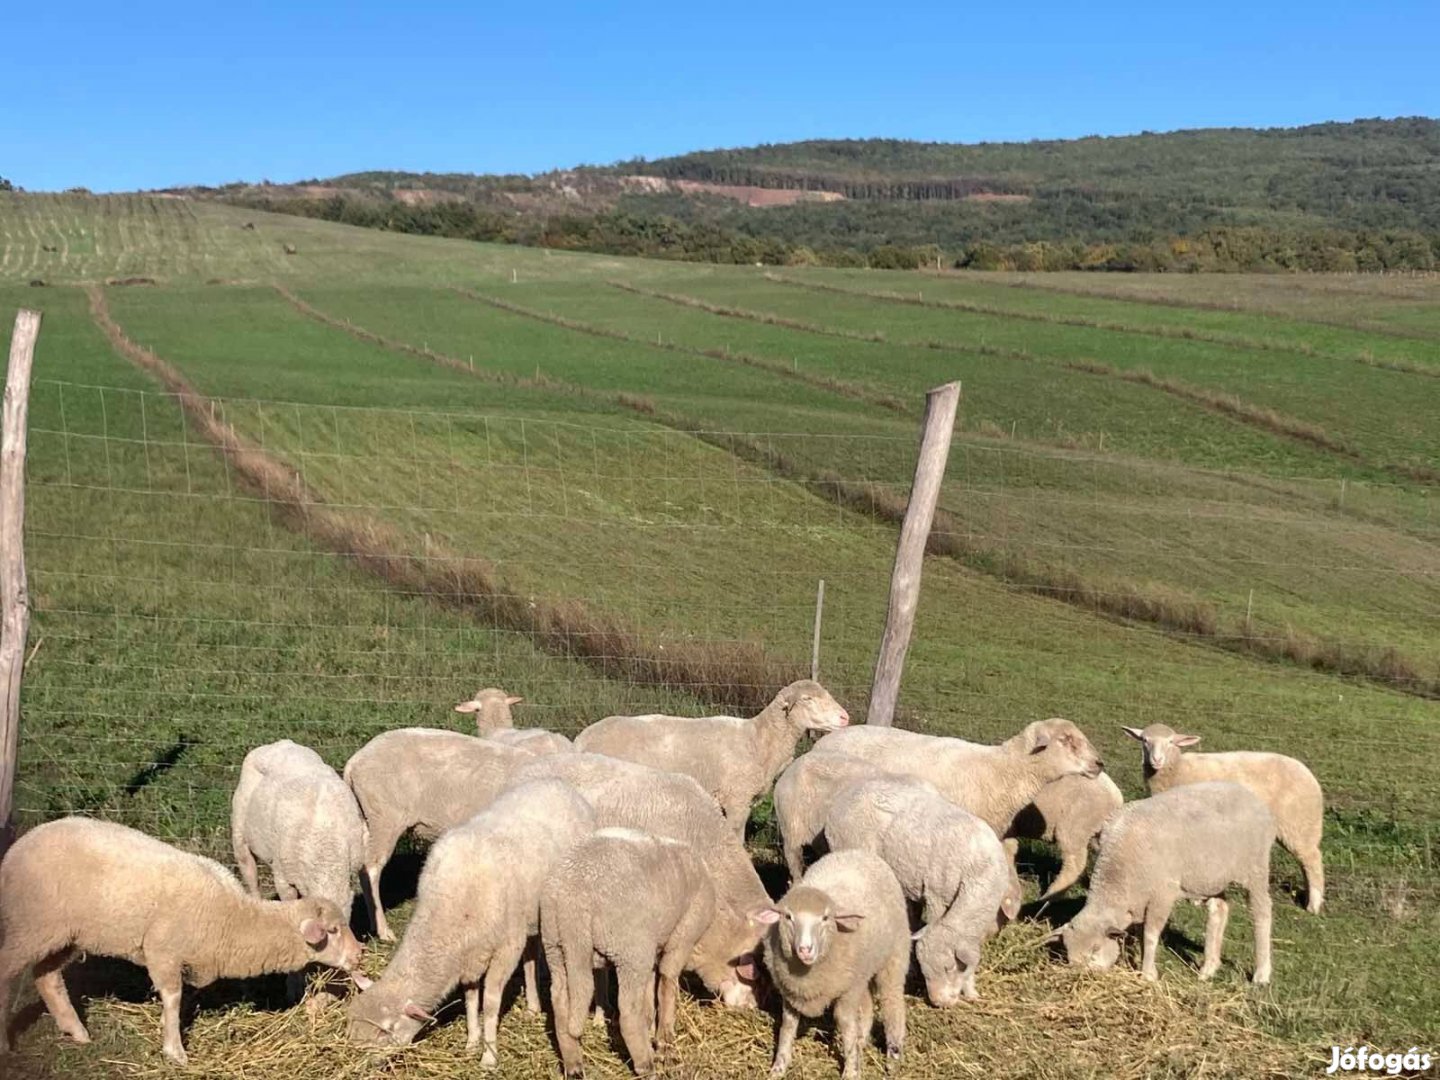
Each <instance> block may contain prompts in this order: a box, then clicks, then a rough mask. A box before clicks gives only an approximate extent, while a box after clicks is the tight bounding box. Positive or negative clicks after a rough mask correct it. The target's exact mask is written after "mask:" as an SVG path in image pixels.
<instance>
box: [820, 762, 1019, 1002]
mask: <svg viewBox="0 0 1440 1080" xmlns="http://www.w3.org/2000/svg"><path fill="white" fill-rule="evenodd" d="M825 839H826V842H827V843H828V844H829V845H830V850H831V851H850V850H859V851H868V852H870V853H871V854H874V855H878V856H879V857H880V858H881V859H882V860H883V861H884V862H885V865H886V866H888V867H890V869H891V871H893V872H894V874H895V878H896V880H897V881H899V882H900V887H901V889H903V890H904V892H905V897H906V899H907V900H912V901H918V902H919V903H920V904H921V905H922V920H923V922H924V924H925V925H924V927H923V928H922V929H921V930H920V931H919V933H917V934H916V935H915V942H916V945H915V958H916V959H917V960H918V961H919V962H920V971H921V973H922V974H923V975H924V976H925V990H926V993H927V994H928V995H929V998H930V1003H931V1004H932V1005H934V1006H935V1007H937V1008H944V1007H946V1006H949V1005H954V1004H955V1003H956V1002H957V1001H959V1000H960V998H961V997H962V996H963V997H966V998H970V999H972V1000H973V999H975V998H978V997H979V996H980V995H979V994H978V993H977V992H976V990H975V970H976V968H978V967H979V965H980V946H981V944H982V943H983V942H984V941H985V939H986V938H988V937H990V936H991V935H993V934H994V933H995V932H996V931H997V930H998V929H999V927H1000V923H1001V918H1002V917H1003V919H1005V920H1009V919H1013V918H1015V916H1016V915H1018V914H1019V912H1020V897H1019V895H1018V893H1019V890H1018V888H1017V887H1015V886H1018V880H1017V879H1015V877H1014V873H1015V869H1014V865H1013V864H1012V863H1011V861H1010V857H1009V855H1008V854H1007V853H1006V851H1005V848H1004V847H1003V846H1002V845H1001V843H1000V839H999V837H997V836H996V835H995V832H994V830H993V829H991V828H990V827H989V826H988V825H986V824H985V822H983V821H981V820H980V819H979V818H977V817H976V816H975V815H974V814H972V813H970V812H969V811H968V810H962V809H960V807H958V806H956V805H955V804H954V803H951V802H948V801H947V800H946V799H945V798H944V797H943V796H942V795H940V793H939V792H937V791H936V790H935V789H934V788H933V787H931V786H930V785H929V784H926V783H925V782H924V781H915V780H911V779H907V778H901V777H893V778H884V777H882V778H879V779H874V780H861V781H859V782H858V783H854V784H851V785H850V786H849V787H847V788H845V789H844V790H843V791H842V792H840V794H839V795H838V796H837V797H836V799H835V801H834V802H833V803H832V804H831V806H830V813H829V815H828V816H827V817H826V819H825ZM1012 882H1014V885H1012Z"/></svg>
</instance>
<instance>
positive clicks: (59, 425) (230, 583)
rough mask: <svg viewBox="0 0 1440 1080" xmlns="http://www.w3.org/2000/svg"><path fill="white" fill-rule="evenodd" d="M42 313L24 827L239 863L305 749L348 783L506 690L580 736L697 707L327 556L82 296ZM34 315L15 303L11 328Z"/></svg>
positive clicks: (32, 455) (35, 401)
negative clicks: (286, 519) (403, 742)
mask: <svg viewBox="0 0 1440 1080" xmlns="http://www.w3.org/2000/svg"><path fill="white" fill-rule="evenodd" d="M45 299H46V301H47V303H46V305H45V319H44V323H43V328H42V331H41V337H40V344H39V347H38V349H37V354H36V372H35V378H36V380H37V381H36V383H35V385H34V387H33V390H32V393H31V406H30V424H31V438H30V448H29V456H28V477H29V486H28V489H27V511H28V512H27V521H26V525H27V549H28V563H29V566H28V569H29V573H30V584H31V593H32V604H33V607H34V612H35V614H34V620H33V623H32V627H31V632H30V641H31V644H32V647H36V648H37V650H38V651H37V652H36V653H35V655H34V659H33V660H32V662H31V664H30V666H29V668H28V669H27V672H26V679H25V685H24V713H23V715H24V728H23V734H22V739H21V757H20V769H19V781H18V787H17V792H16V803H17V806H18V808H19V810H20V812H21V818H22V821H23V822H24V823H25V824H34V823H38V822H39V821H42V820H45V819H47V818H50V817H54V816H57V815H59V814H63V813H69V812H85V813H99V814H103V815H104V816H107V817H112V818H114V819H116V820H120V821H124V822H126V823H127V824H131V825H135V826H137V827H140V828H144V829H147V830H149V831H151V832H154V833H156V834H158V835H160V836H162V837H165V838H166V839H170V840H177V841H183V842H185V843H186V846H188V847H191V848H199V849H200V850H204V851H206V852H207V853H210V854H214V855H217V856H221V857H225V858H226V859H227V861H228V851H229V845H228V839H226V836H227V835H228V834H227V832H226V822H227V820H228V813H229V797H230V791H231V790H232V789H233V785H234V781H235V777H236V774H237V773H238V770H239V765H240V760H241V758H242V757H243V756H244V753H245V751H246V750H248V749H249V748H250V747H252V746H255V745H258V744H260V743H263V742H267V741H270V740H273V739H276V738H280V737H289V738H295V739H298V740H299V741H301V742H304V743H307V744H309V745H312V746H314V747H315V748H316V749H317V750H319V751H320V752H321V753H322V754H323V755H324V756H325V757H326V759H327V760H329V761H330V762H331V763H332V764H334V765H336V766H339V765H341V764H343V762H344V761H345V759H346V758H347V757H348V756H349V755H350V754H351V753H353V752H354V750H355V749H356V748H357V747H358V746H360V745H361V744H362V743H363V742H364V741H365V740H366V739H368V738H370V737H371V736H372V735H374V734H376V733H378V732H380V731H383V730H386V729H389V728H393V727H401V726H405V725H407V724H420V725H425V726H432V727H455V728H463V726H464V725H463V721H464V718H463V717H459V716H458V715H457V714H455V713H454V712H452V711H451V706H452V705H453V704H454V703H455V702H456V701H459V700H461V699H462V698H463V697H466V696H468V695H469V694H470V693H472V692H473V691H474V689H475V688H476V687H478V686H481V685H486V684H491V683H494V684H498V685H501V686H506V687H510V688H513V689H515V691H516V692H519V693H523V694H525V695H526V696H527V697H529V698H530V699H531V700H532V701H533V702H534V704H533V705H531V706H527V707H526V711H522V713H521V715H522V716H523V717H525V718H526V719H528V721H529V722H531V723H545V724H550V725H553V726H556V727H559V728H562V729H569V730H574V729H577V728H578V727H579V726H580V725H581V724H583V723H586V722H588V720H589V719H590V718H593V717H594V716H596V715H603V714H605V713H607V712H611V711H628V710H632V709H637V708H652V707H659V706H662V705H663V706H664V707H667V708H670V707H673V708H680V709H695V708H699V707H700V703H699V702H698V701H697V700H696V699H694V698H693V697H689V696H687V695H685V694H683V693H679V692H675V691H671V690H667V689H666V688H664V687H637V686H634V685H630V684H627V683H624V682H618V681H611V680H606V679H603V678H600V677H598V676H596V675H595V674H594V673H593V672H592V671H591V670H590V669H589V668H587V667H584V666H582V665H579V664H576V663H573V662H570V661H566V660H562V659H559V658H556V657H554V656H550V655H547V654H544V653H541V652H539V651H537V650H536V649H535V648H534V647H533V646H532V645H531V644H530V642H529V641H528V640H527V639H526V638H524V637H523V636H521V635H517V634H515V633H513V632H510V631H508V630H507V629H504V628H501V627H496V626H494V625H485V624H484V623H483V622H482V621H479V620H477V619H476V618H475V617H474V616H473V614H465V613H457V612H453V611H447V610H445V609H443V608H439V607H436V606H435V605H434V604H433V603H432V602H431V601H429V600H424V599H420V598H417V597H413V596H406V595H403V594H401V593H399V592H397V591H395V590H387V589H385V588H382V587H380V586H379V584H378V583H377V582H376V581H375V579H374V578H373V577H371V576H369V575H367V574H365V573H363V572H361V571H358V570H356V569H353V568H352V567H351V566H350V565H349V564H348V563H347V562H346V561H345V560H343V559H338V558H335V557H333V556H330V555H328V554H324V553H322V552H320V551H318V550H316V549H315V548H312V547H310V546H309V545H308V544H307V543H306V542H305V540H304V538H302V537H298V536H295V535H293V534H291V533H290V532H288V531H286V530H285V529H284V528H282V527H280V526H278V525H276V523H275V521H274V519H273V517H272V515H271V513H270V512H269V510H268V509H267V508H266V506H265V505H264V504H263V503H262V502H260V501H258V500H257V499H255V498H254V497H253V496H252V495H251V494H250V493H248V492H247V491H246V490H245V489H244V488H242V487H240V486H239V485H238V484H237V483H236V480H235V478H234V477H233V476H231V475H229V474H228V472H227V469H226V468H225V467H224V466H223V465H222V464H221V462H220V460H219V459H218V458H217V457H216V456H215V455H214V454H213V453H212V452H211V450H210V448H208V447H207V446H205V445H203V444H202V443H199V442H198V441H197V440H196V436H195V434H194V433H193V432H187V431H186V429H185V427H184V426H183V425H182V423H181V421H180V414H179V410H178V409H177V407H176V405H175V403H174V401H173V400H172V399H171V398H169V397H167V396H165V395H162V394H157V393H156V387H155V384H154V382H153V381H152V380H151V379H150V378H149V377H147V376H145V375H142V374H141V373H139V372H137V371H136V370H134V369H133V368H132V367H131V366H130V365H129V364H127V363H125V362H124V361H123V360H121V359H120V358H119V357H117V356H116V355H115V354H114V353H113V352H112V351H111V350H110V348H109V345H108V344H107V342H106V341H105V340H104V338H103V337H102V336H101V334H100V333H99V332H98V331H97V330H96V329H95V327H94V324H93V323H92V322H91V320H90V318H89V316H88V314H87V313H86V309H85V301H84V297H83V295H81V294H80V293H79V292H78V291H76V290H72V289H54V290H50V291H49V292H47V293H46V294H45ZM31 301H32V294H30V293H28V292H26V291H25V290H17V289H8V290H3V291H0V303H3V309H0V310H3V312H4V313H5V314H6V315H7V316H9V315H11V314H13V311H14V309H15V307H16V306H17V305H19V304H20V303H29V302H31ZM7 321H8V319H7ZM57 378H62V379H64V380H66V382H65V383H57V382H54V381H52V380H54V379H57ZM100 387H106V388H107V389H100Z"/></svg>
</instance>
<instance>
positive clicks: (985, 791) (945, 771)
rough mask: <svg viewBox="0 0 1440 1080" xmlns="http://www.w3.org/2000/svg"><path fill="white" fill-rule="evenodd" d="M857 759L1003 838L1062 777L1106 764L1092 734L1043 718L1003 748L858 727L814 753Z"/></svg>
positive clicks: (1090, 773) (1086, 772) (824, 742)
mask: <svg viewBox="0 0 1440 1080" xmlns="http://www.w3.org/2000/svg"><path fill="white" fill-rule="evenodd" d="M814 752H818V753H825V754H835V753H839V754H850V755H851V756H853V757H858V758H863V759H865V760H867V761H872V762H874V763H875V764H876V765H878V766H880V767H881V768H883V769H885V770H886V771H887V772H892V773H898V774H901V775H905V776H918V777H920V779H922V780H928V781H930V783H932V784H934V785H935V787H936V789H937V790H938V791H939V792H940V794H941V795H943V796H945V798H947V799H949V800H950V801H951V802H952V803H954V804H955V805H956V806H960V807H963V808H964V809H966V810H969V811H970V812H971V813H972V814H974V815H975V816H976V817H978V818H980V819H982V820H983V821H985V822H986V823H987V824H988V825H989V826H990V827H991V828H992V829H994V830H995V834H996V835H997V836H1004V835H1005V834H1006V833H1007V832H1008V831H1009V829H1010V825H1011V823H1012V822H1013V821H1014V820H1015V815H1016V814H1018V813H1019V812H1020V811H1021V809H1023V808H1024V807H1025V806H1027V805H1029V804H1030V803H1031V802H1032V801H1034V799H1035V796H1036V795H1037V794H1038V793H1039V791H1040V789H1041V788H1042V787H1044V786H1045V785H1046V784H1048V783H1050V782H1051V781H1052V780H1059V779H1060V778H1061V777H1062V776H1075V775H1084V776H1090V777H1094V776H1098V775H1099V774H1100V770H1101V768H1102V767H1103V765H1104V763H1103V762H1102V761H1101V760H1100V756H1099V755H1098V754H1097V753H1096V752H1095V748H1094V747H1093V746H1091V745H1090V740H1089V739H1087V738H1086V737H1085V733H1084V732H1082V731H1081V730H1080V729H1079V728H1078V727H1076V726H1075V725H1074V724H1072V723H1071V722H1070V721H1069V720H1062V719H1060V718H1058V717H1056V718H1053V719H1050V720H1037V721H1035V722H1034V723H1033V724H1030V725H1028V726H1027V727H1026V728H1025V730H1024V731H1022V732H1020V733H1019V734H1018V735H1015V736H1012V737H1011V738H1010V739H1007V740H1006V741H1005V742H1003V743H1001V744H1000V745H999V746H986V745H983V744H980V743H971V742H965V741H964V740H962V739H951V738H946V737H944V736H941V735H920V734H917V733H916V732H913V731H901V730H900V729H899V728H885V727H856V728H850V729H849V730H848V731H837V732H834V733H833V734H830V735H826V736H825V737H824V738H823V739H821V740H820V741H819V743H817V744H816V746H815V750H814V751H812V753H814Z"/></svg>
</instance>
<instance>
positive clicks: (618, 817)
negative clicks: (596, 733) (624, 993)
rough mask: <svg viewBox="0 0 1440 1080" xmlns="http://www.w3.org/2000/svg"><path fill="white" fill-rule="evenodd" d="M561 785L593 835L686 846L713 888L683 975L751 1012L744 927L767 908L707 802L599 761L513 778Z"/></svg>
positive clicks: (656, 774) (525, 770) (674, 776)
mask: <svg viewBox="0 0 1440 1080" xmlns="http://www.w3.org/2000/svg"><path fill="white" fill-rule="evenodd" d="M542 776H550V777H554V778H556V779H559V780H564V781H565V782H566V783H567V784H569V785H571V786H572V787H573V788H574V789H575V790H576V791H578V792H579V793H580V794H581V795H582V796H583V797H584V798H585V800H586V801H587V802H588V803H589V804H590V805H591V806H592V807H594V809H595V822H596V825H597V827H599V828H612V827H619V828H628V829H637V830H639V831H641V832H647V833H652V834H654V835H655V836H662V837H667V838H668V839H671V840H679V841H680V842H681V843H685V844H689V845H690V846H691V847H692V848H693V849H694V850H695V851H696V853H698V854H699V856H700V858H701V860H702V861H703V862H704V864H705V869H706V870H708V871H709V872H710V877H711V879H712V881H713V882H714V885H715V917H714V919H712V920H711V923H710V925H709V926H708V927H707V928H706V930H705V933H704V934H702V935H701V936H700V940H699V941H698V942H697V943H696V945H695V948H694V950H693V951H692V953H691V956H690V959H689V961H688V962H687V963H686V969H687V970H690V971H693V972H695V974H696V975H698V976H699V977H700V980H701V982H703V983H704V984H705V986H706V988H707V989H708V990H709V991H710V992H711V993H713V994H715V995H717V996H718V997H719V998H720V1000H721V1001H723V1002H724V1003H725V1004H726V1005H727V1006H730V1007H731V1008H753V1007H754V1005H755V991H754V980H755V971H754V965H755V956H754V949H755V945H756V944H757V943H758V942H759V940H760V934H761V930H760V928H759V927H757V926H756V925H755V924H753V923H752V922H751V921H750V919H749V913H750V912H751V911H753V910H754V909H755V908H756V907H758V906H759V905H762V904H768V903H769V902H770V897H769V894H767V893H766V892H765V886H764V885H762V884H761V883H760V876H759V875H758V874H756V873H755V865H754V863H752V862H751V861H750V855H749V853H748V852H746V850H745V847H744V845H743V844H742V843H741V842H740V840H739V838H738V837H736V836H735V834H734V832H732V831H731V829H730V827H729V825H728V824H727V823H726V821H725V818H724V816H723V815H722V814H721V813H720V807H719V806H717V805H716V804H715V800H714V799H712V798H711V797H710V796H709V795H707V794H705V792H704V791H703V790H702V789H701V787H700V785H699V784H697V783H696V782H695V781H694V780H692V779H691V778H690V777H688V776H681V775H680V774H679V773H670V772H663V771H661V770H659V769H651V768H649V767H647V766H645V765H637V764H635V763H634V762H630V761H619V760H617V759H615V758H609V757H605V756H603V755H601V754H584V753H574V754H550V755H547V756H545V757H539V758H532V759H530V761H529V763H528V764H526V765H525V766H524V767H522V768H520V769H518V770H516V772H515V776H514V781H515V782H517V783H520V782H524V781H526V780H531V779H534V778H537V777H542Z"/></svg>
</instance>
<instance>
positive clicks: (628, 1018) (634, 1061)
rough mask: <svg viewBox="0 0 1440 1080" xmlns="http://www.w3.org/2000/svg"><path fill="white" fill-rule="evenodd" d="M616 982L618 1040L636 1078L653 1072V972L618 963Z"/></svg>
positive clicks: (637, 965) (646, 968)
mask: <svg viewBox="0 0 1440 1080" xmlns="http://www.w3.org/2000/svg"><path fill="white" fill-rule="evenodd" d="M615 973H616V975H617V977H618V979H619V983H620V1037H621V1038H622V1039H624V1040H625V1049H626V1050H628V1051H629V1052H630V1063H631V1065H633V1066H634V1067H635V1073H636V1075H637V1076H649V1075H651V1074H652V1073H653V1072H654V1071H655V1048H654V1045H653V1044H652V1042H651V1038H652V1035H651V1033H652V1032H653V1031H654V1028H655V969H654V968H652V967H650V966H648V965H643V966H642V965H639V964H634V963H625V962H623V961H622V962H620V963H617V964H616V965H615Z"/></svg>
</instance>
